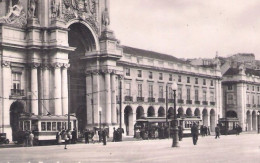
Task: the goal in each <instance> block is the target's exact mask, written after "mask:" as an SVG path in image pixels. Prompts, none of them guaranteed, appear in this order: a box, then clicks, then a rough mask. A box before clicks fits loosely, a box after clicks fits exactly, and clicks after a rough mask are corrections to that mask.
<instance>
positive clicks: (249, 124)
mask: <svg viewBox="0 0 260 163" xmlns="http://www.w3.org/2000/svg"><path fill="white" fill-rule="evenodd" d="M251 117H252V116H251V113H250V111H249V110H248V111H247V112H246V126H247V131H251V130H252V119H251Z"/></svg>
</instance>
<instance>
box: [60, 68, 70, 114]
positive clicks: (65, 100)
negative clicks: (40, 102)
mask: <svg viewBox="0 0 260 163" xmlns="http://www.w3.org/2000/svg"><path fill="white" fill-rule="evenodd" d="M69 66H70V65H69V64H64V65H63V67H62V72H61V77H62V83H61V86H62V89H61V100H62V114H63V115H65V114H68V107H69V100H68V99H69V98H68V93H69V92H68V68H69Z"/></svg>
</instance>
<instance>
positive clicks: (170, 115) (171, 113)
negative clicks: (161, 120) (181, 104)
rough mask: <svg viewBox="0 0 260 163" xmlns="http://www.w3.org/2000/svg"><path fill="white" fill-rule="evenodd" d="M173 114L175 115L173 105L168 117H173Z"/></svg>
mask: <svg viewBox="0 0 260 163" xmlns="http://www.w3.org/2000/svg"><path fill="white" fill-rule="evenodd" d="M173 115H174V109H173V107H170V108H169V109H168V118H171V117H173Z"/></svg>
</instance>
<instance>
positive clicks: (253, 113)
mask: <svg viewBox="0 0 260 163" xmlns="http://www.w3.org/2000/svg"><path fill="white" fill-rule="evenodd" d="M256 120H257V117H256V111H253V112H252V129H253V131H256V127H257V124H256Z"/></svg>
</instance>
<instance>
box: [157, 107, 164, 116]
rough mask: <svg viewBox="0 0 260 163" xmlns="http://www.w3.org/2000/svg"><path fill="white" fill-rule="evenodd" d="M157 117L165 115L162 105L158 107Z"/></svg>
mask: <svg viewBox="0 0 260 163" xmlns="http://www.w3.org/2000/svg"><path fill="white" fill-rule="evenodd" d="M158 117H165V110H164V108H163V107H160V108H159V110H158Z"/></svg>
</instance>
